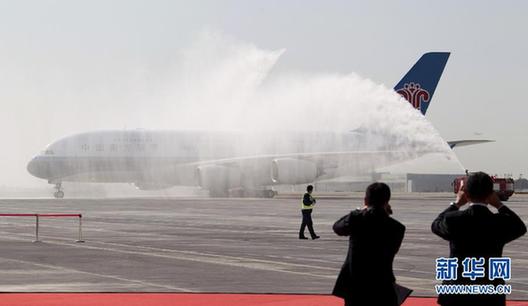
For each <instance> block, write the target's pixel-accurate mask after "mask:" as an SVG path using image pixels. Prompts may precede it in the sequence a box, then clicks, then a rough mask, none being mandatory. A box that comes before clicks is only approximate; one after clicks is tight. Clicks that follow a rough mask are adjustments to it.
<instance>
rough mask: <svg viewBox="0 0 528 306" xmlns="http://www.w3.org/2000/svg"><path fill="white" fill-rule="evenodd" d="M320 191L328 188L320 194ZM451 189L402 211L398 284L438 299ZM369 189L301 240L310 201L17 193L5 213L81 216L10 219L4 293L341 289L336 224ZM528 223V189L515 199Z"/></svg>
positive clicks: (520, 295)
mask: <svg viewBox="0 0 528 306" xmlns="http://www.w3.org/2000/svg"><path fill="white" fill-rule="evenodd" d="M316 196H317V195H316ZM451 200H452V195H451V194H398V195H394V196H393V199H392V201H391V204H392V206H393V210H394V217H395V218H396V219H398V220H400V221H401V222H402V223H404V224H405V225H406V227H407V231H406V235H405V239H404V242H403V245H402V247H401V249H400V252H399V254H398V255H397V257H396V259H395V273H396V276H397V279H398V282H399V283H401V284H402V285H405V286H408V287H410V288H412V289H414V290H415V291H414V294H413V296H434V295H435V294H434V285H435V284H436V283H437V282H436V281H435V280H434V277H435V267H434V265H435V259H436V258H437V257H440V256H448V245H447V242H445V241H443V240H441V239H440V238H438V237H436V236H434V235H433V234H432V233H431V232H430V224H431V221H432V220H433V219H434V217H435V216H436V215H437V214H438V213H439V212H440V211H441V210H443V209H444V208H445V207H446V206H447V205H448V204H449V202H450V201H451ZM361 202H362V195H361V194H356V195H353V196H352V197H351V198H346V199H336V198H333V199H330V198H320V199H319V201H318V202H317V203H318V204H317V208H316V211H315V212H314V222H315V229H316V231H317V233H318V234H319V235H321V239H319V240H298V239H297V235H298V227H299V223H300V212H299V206H300V199H297V198H294V199H291V198H290V199H286V198H282V199H281V198H278V199H150V198H149V199H146V198H135V199H97V200H88V199H63V200H52V199H49V200H48V199H12V200H0V213H81V214H83V234H84V239H85V240H86V242H85V243H75V240H76V239H77V230H78V227H77V226H78V223H77V222H78V220H77V218H64V219H41V220H40V238H41V240H42V242H40V243H33V242H32V241H33V240H34V235H35V233H34V230H35V219H34V218H32V217H23V218H15V217H0V245H1V246H2V247H1V251H0V271H1V272H0V273H1V275H2V277H0V291H2V292H135V291H147V292H188V293H191V292H223V293H226V292H230V293H310V294H328V293H330V292H331V290H332V287H333V284H334V281H335V278H336V275H337V272H338V270H339V268H340V266H341V264H342V262H343V259H344V257H345V255H346V248H347V243H348V241H347V239H346V238H342V237H337V236H336V235H335V234H334V233H333V232H332V224H333V223H334V221H335V220H337V219H338V218H339V217H341V216H342V215H344V214H346V213H347V212H348V211H349V210H350V209H352V208H355V207H357V206H360V205H361ZM507 205H508V206H509V207H511V208H512V209H513V210H514V211H516V212H517V213H518V214H519V215H520V216H521V217H522V218H523V220H528V196H525V195H515V196H514V197H512V198H511V200H510V202H508V203H507ZM527 247H528V237H526V236H525V237H522V238H520V239H519V240H517V241H515V242H513V243H511V244H509V245H507V246H506V248H505V252H504V255H505V256H510V257H512V261H513V263H512V265H513V267H512V274H513V275H512V280H511V281H510V282H509V283H510V284H511V285H512V288H513V293H512V295H511V296H510V297H509V299H515V300H528V253H527V250H528V248H527Z"/></svg>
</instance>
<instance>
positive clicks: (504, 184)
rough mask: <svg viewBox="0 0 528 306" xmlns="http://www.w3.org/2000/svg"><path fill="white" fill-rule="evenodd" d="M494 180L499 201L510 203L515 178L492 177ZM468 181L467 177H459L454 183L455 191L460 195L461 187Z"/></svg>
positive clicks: (494, 188)
mask: <svg viewBox="0 0 528 306" xmlns="http://www.w3.org/2000/svg"><path fill="white" fill-rule="evenodd" d="M491 178H492V179H493V190H495V192H496V193H497V195H498V196H499V199H500V200H501V201H508V199H509V198H510V197H511V196H512V195H513V193H514V185H513V183H514V181H513V178H511V177H508V178H505V177H497V176H492V177H491ZM466 180H467V176H459V177H457V178H456V179H455V180H454V181H453V191H454V192H455V194H456V193H458V191H459V190H460V187H462V186H463V185H464V184H465V183H466Z"/></svg>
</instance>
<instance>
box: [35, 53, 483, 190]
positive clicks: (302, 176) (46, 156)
mask: <svg viewBox="0 0 528 306" xmlns="http://www.w3.org/2000/svg"><path fill="white" fill-rule="evenodd" d="M448 57H449V53H448V52H431V53H426V54H424V55H423V56H422V57H421V58H420V59H419V60H418V61H417V62H416V64H415V65H414V66H413V67H412V68H411V69H410V70H409V72H408V73H407V74H406V75H405V76H404V77H403V78H402V80H401V81H400V82H399V83H398V84H397V85H396V86H395V87H394V90H395V91H396V92H397V93H399V94H400V95H402V96H403V97H404V98H405V99H407V101H409V103H411V104H412V105H413V106H414V107H415V108H416V109H418V110H420V111H421V112H422V114H423V115H425V113H426V111H427V109H428V107H429V105H430V103H431V100H432V97H433V94H434V91H435V89H436V85H437V84H438V81H439V80H440V77H441V75H442V72H443V70H444V67H445V65H446V63H447V59H448ZM365 137H375V135H374V136H373V135H372V134H369V135H366V134H365V135H363V136H362V135H358V134H357V133H344V134H336V133H329V132H310V133H303V132H294V133H290V134H287V135H283V134H281V135H280V137H277V135H273V134H267V133H262V134H259V135H255V134H244V133H242V134H240V133H234V132H219V131H215V132H211V131H170V130H165V131H163V130H103V131H92V132H85V133H80V134H75V135H71V136H67V137H64V138H62V139H59V140H57V141H55V142H53V143H51V144H50V145H48V146H47V147H46V149H45V150H44V151H43V153H42V154H39V155H37V156H35V157H34V158H33V159H32V160H31V161H30V162H29V163H28V165H27V170H28V172H29V173H30V174H32V175H33V176H35V177H38V178H42V179H46V180H47V181H48V183H49V184H54V185H55V189H56V191H55V192H54V197H55V198H63V197H64V191H63V188H62V183H63V182H98V183H131V184H134V185H135V186H136V187H137V188H138V189H141V190H159V189H166V188H170V187H173V186H199V187H201V188H203V189H206V190H209V192H210V195H211V196H227V195H228V194H229V192H230V191H231V190H238V191H239V192H240V194H241V195H255V194H256V195H259V196H264V197H273V196H274V195H275V194H276V192H275V191H274V190H272V189H270V188H269V187H270V186H273V185H278V184H304V183H312V182H316V181H318V180H323V179H330V178H335V177H338V176H340V175H342V174H341V173H340V168H343V167H342V165H347V167H348V168H347V169H351V168H353V170H354V171H355V172H368V171H371V172H372V171H373V170H374V169H372V164H373V161H375V164H376V166H384V165H389V164H393V163H396V162H401V161H405V160H409V159H413V158H417V156H418V154H422V153H423V152H421V153H420V152H416V153H415V154H411V153H410V152H400V151H398V150H393V149H391V148H383V147H382V148H377V149H376V150H361V149H359V148H361V143H362V141H363V142H365ZM255 139H258V142H255V141H254V140H255ZM321 139H324V141H321ZM475 142H486V141H480V140H471V141H464V140H462V141H457V142H452V143H449V145H450V146H451V147H454V146H457V145H467V144H469V143H475ZM369 161H370V162H369Z"/></svg>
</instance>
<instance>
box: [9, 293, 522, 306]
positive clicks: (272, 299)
mask: <svg viewBox="0 0 528 306" xmlns="http://www.w3.org/2000/svg"><path fill="white" fill-rule="evenodd" d="M0 305H1V306H7V305H9V306H65V305H68V306H70V305H71V306H88V305H90V306H92V305H97V306H149V305H156V306H202V305H208V306H342V305H343V302H342V300H341V299H338V298H336V297H333V296H328V295H293V294H289V295H287V294H187V293H167V294H164V293H3V294H0ZM404 305H405V306H436V305H437V304H436V299H435V298H414V297H411V298H409V299H408V300H407V301H406V302H405V304H404ZM508 306H528V302H521V301H509V302H508Z"/></svg>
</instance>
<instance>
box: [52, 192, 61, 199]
mask: <svg viewBox="0 0 528 306" xmlns="http://www.w3.org/2000/svg"><path fill="white" fill-rule="evenodd" d="M53 196H54V197H55V199H62V198H64V192H63V191H56V192H55V193H54V194H53Z"/></svg>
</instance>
